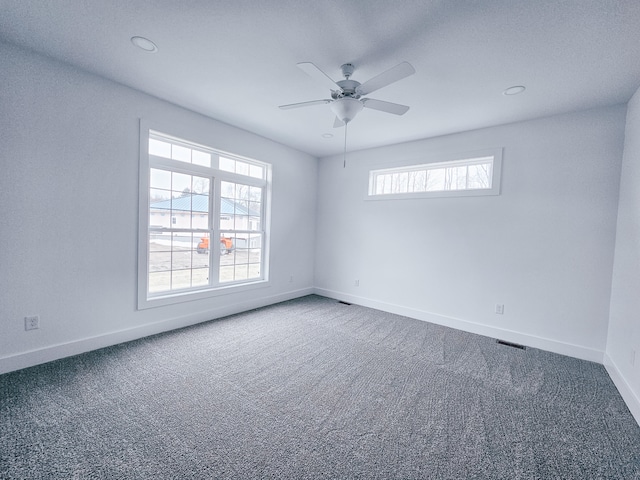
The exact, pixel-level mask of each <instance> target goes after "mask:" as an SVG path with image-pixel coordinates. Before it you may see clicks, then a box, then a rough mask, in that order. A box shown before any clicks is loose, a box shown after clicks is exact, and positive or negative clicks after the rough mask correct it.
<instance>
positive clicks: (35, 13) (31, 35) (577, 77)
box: [0, 0, 640, 157]
mask: <svg viewBox="0 0 640 480" xmlns="http://www.w3.org/2000/svg"><path fill="white" fill-rule="evenodd" d="M135 35H140V36H144V37H147V38H149V39H151V40H153V41H154V42H155V43H156V44H157V45H158V47H159V51H158V52H157V53H155V54H150V53H146V52H143V51H142V50H139V49H137V48H136V47H134V46H133V45H132V44H131V42H130V38H131V37H132V36H135ZM0 39H1V40H4V41H7V42H11V43H15V44H17V45H21V46H24V47H27V48H30V49H33V50H35V51H37V52H41V53H43V54H45V55H49V56H51V57H54V58H57V59H60V60H62V61H64V62H68V63H70V64H73V65H76V66H78V67H80V68H83V69H86V70H88V71H91V72H94V73H97V74H99V75H102V76H104V77H107V78H110V79H113V80H115V81H117V82H120V83H122V84H125V85H128V86H131V87H133V88H136V89H138V90H142V91H144V92H147V93H150V94H152V95H155V96H157V97H160V98H163V99H166V100H168V101H170V102H174V103H176V104H178V105H182V106H184V107H186V108H189V109H191V110H194V111H197V112H200V113H203V114H205V115H208V116H210V117H213V118H216V119H219V120H222V121H224V122H226V123H229V124H232V125H236V126H238V127H241V128H244V129H246V130H249V131H252V132H255V133H258V134H260V135H263V136H265V137H268V138H271V139H273V140H276V141H278V142H281V143H283V144H286V145H290V146H292V147H294V148H297V149H299V150H302V151H305V152H308V153H310V154H312V155H315V156H318V157H321V156H325V155H329V154H335V153H339V152H341V150H342V148H343V142H344V137H343V131H344V129H334V128H333V120H334V116H333V114H332V113H331V111H330V109H329V106H328V105H317V106H312V107H308V108H303V109H295V110H286V111H285V110H280V109H278V105H281V104H288V103H296V102H303V101H308V100H316V99H322V98H328V96H329V92H328V90H326V89H325V88H324V87H323V86H322V85H320V84H318V83H317V82H316V81H314V80H313V79H312V78H310V77H308V76H307V75H306V74H305V73H304V72H302V71H301V70H300V69H298V68H297V67H296V63H299V62H305V61H306V62H313V63H315V64H316V65H317V66H318V67H320V68H321V69H322V70H324V71H325V72H326V73H327V74H328V75H329V76H331V77H332V78H333V79H334V80H340V79H341V77H340V65H341V64H343V63H353V64H354V65H355V67H356V71H355V73H354V75H353V77H352V78H353V79H354V80H358V81H360V82H364V81H366V80H368V79H369V78H371V77H373V76H375V75H377V74H378V73H381V72H382V71H384V70H387V69H388V68H391V67H393V66H394V65H396V64H398V63H400V62H401V61H408V62H410V63H411V64H412V65H413V66H414V67H415V69H416V74H415V75H413V76H411V77H408V78H406V79H404V80H401V81H400V82H397V83H395V84H393V85H390V86H388V87H385V88H383V89H381V90H378V91H376V92H375V93H373V94H372V95H371V97H372V98H377V99H380V100H386V101H390V102H396V103H401V104H406V105H410V106H411V109H410V110H409V112H408V113H406V114H405V115H404V116H401V117H399V116H396V115H390V114H386V113H382V112H379V111H375V110H371V109H365V110H363V111H362V112H361V113H360V114H359V115H358V116H357V117H356V118H355V119H354V120H353V122H352V123H351V124H350V125H349V132H348V144H349V150H356V149H362V148H367V147H373V146H380V145H386V144H393V143H398V142H404V141H408V140H414V139H419V138H426V137H431V136H436V135H443V134H447V133H454V132H459V131H464V130H470V129H475V128H480V127H485V126H490V125H497V124H502V123H508V122H513V121H518V120H525V119H529V118H534V117H540V116H546V115H551V114H555V113H562V112H569V111H574V110H581V109H587V108H592V107H599V106H604V105H613V104H619V103H624V102H626V101H628V100H629V98H630V97H631V95H632V94H633V93H634V91H635V90H636V89H637V88H638V87H639V86H640V1H639V0H476V1H474V0H466V1H462V0H461V1H458V0H396V1H392V0H340V1H337V0H277V1H276V0H189V1H186V0H185V1H177V0H111V1H107V0H55V1H43V0H0ZM0 68H1V67H0ZM512 85H525V86H526V87H527V90H526V92H525V93H523V94H521V95H517V96H511V97H509V96H504V95H503V94H502V92H503V91H504V90H505V89H506V88H507V87H510V86H512ZM98 100H99V99H98ZM324 133H333V134H334V137H333V138H330V139H325V138H323V137H322V134H324Z"/></svg>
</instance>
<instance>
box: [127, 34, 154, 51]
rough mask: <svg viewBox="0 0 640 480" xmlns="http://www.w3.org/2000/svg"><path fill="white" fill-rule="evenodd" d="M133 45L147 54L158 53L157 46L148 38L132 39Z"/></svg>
mask: <svg viewBox="0 0 640 480" xmlns="http://www.w3.org/2000/svg"><path fill="white" fill-rule="evenodd" d="M131 43H133V44H134V45H135V46H136V47H138V48H141V49H142V50H144V51H145V52H149V53H156V52H157V51H158V47H157V46H156V44H155V43H153V42H152V41H151V40H149V39H148V38H144V37H131Z"/></svg>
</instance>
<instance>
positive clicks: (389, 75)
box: [356, 62, 416, 95]
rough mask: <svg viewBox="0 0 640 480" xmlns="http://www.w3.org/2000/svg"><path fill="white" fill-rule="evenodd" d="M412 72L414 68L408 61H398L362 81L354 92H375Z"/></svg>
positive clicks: (362, 93)
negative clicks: (385, 69) (387, 68)
mask: <svg viewBox="0 0 640 480" xmlns="http://www.w3.org/2000/svg"><path fill="white" fill-rule="evenodd" d="M414 73H416V70H415V69H414V68H413V67H412V66H411V64H410V63H409V62H402V63H399V64H398V65H396V66H395V67H392V68H390V69H389V70H387V71H386V72H382V73H381V74H380V75H377V76H375V77H373V78H372V79H370V80H367V81H366V82H364V83H363V84H362V85H360V86H359V87H358V88H356V93H357V94H359V95H367V94H369V93H371V92H375V91H376V90H378V89H380V88H382V87H386V86H387V85H390V84H392V83H394V82H397V81H398V80H402V79H403V78H405V77H408V76H409V75H413V74H414Z"/></svg>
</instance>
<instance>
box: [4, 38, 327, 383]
mask: <svg viewBox="0 0 640 480" xmlns="http://www.w3.org/2000/svg"><path fill="white" fill-rule="evenodd" d="M0 65H2V68H0V85H2V88H0V115H1V116H0V122H1V124H0V162H1V163H0V205H1V206H2V211H1V213H0V373H1V372H6V371H9V370H13V369H17V368H22V367H25V366H29V365H33V364H36V363H40V362H43V361H47V360H51V359H54V358H59V357H61V356H65V355H69V354H75V353H79V352H81V351H84V350H88V349H92V348H97V347H101V346H104V345H109V344H112V343H117V342H120V341H125V340H129V339H132V338H137V337H140V336H144V335H148V334H152V333H156V332H159V331H162V330H166V329H171V328H175V327H178V326H182V325H187V324H190V323H195V322H199V321H204V320H207V319H211V318H214V317H217V316H221V315H224V314H229V313H235V312H237V311H242V310H245V309H248V308H254V307H257V306H261V305H265V304H269V303H273V302H276V301H280V300H284V299H288V298H293V297H296V296H299V295H302V294H306V293H309V292H310V291H311V288H312V285H313V274H314V272H313V268H314V266H313V262H314V248H315V245H314V240H315V218H314V213H315V209H316V192H315V184H316V177H317V159H315V158H313V157H311V156H309V155H307V154H303V153H301V152H298V151H296V150H293V149H291V148H288V147H285V146H282V145H280V144H277V143H274V142H272V141H270V140H267V139H265V138H262V137H259V136H256V135H253V134H251V133H248V132H246V131H242V130H239V129H237V128H233V127H230V126H228V125H225V124H223V123H220V122H217V121H214V120H212V119H209V118H206V117H203V116H201V115H198V114H195V113H193V112H190V111H187V110H185V109H182V108H179V107H177V106H175V105H172V104H169V103H167V102H164V101H161V100H158V99H156V98H153V97H150V96H148V95H145V94H142V93H140V92H138V91H135V90H132V89H129V88H126V87H123V86H121V85H118V84H116V83H113V82H109V81H107V80H104V79H102V78H100V77H97V76H93V75H90V74H88V73H85V72H82V71H80V70H77V69H74V68H72V67H69V66H66V65H64V64H62V63H58V62H55V61H52V60H49V59H46V58H44V57H41V56H38V55H35V54H33V53H30V52H27V51H25V50H20V49H17V48H15V47H12V46H9V45H6V44H1V43H0ZM212 94H215V92H212ZM140 118H146V119H148V120H151V121H158V122H161V123H162V124H167V123H168V122H175V123H176V124H177V125H180V126H181V127H183V128H184V129H185V130H189V131H192V132H193V133H194V135H195V136H196V137H197V138H205V139H209V140H210V141H209V142H208V143H209V144H211V145H212V146H215V147H217V148H220V149H222V150H227V151H232V152H235V153H238V154H240V155H245V156H248V157H253V158H256V159H259V160H264V161H266V162H270V163H272V164H273V203H272V223H271V232H272V243H271V246H272V249H271V269H270V271H271V278H272V284H271V286H270V287H267V288H263V289H259V290H255V291H252V292H249V293H245V294H232V295H225V296H219V297H215V298H211V299H208V300H202V301H193V302H186V303H182V304H179V305H174V306H171V307H162V308H153V309H149V310H146V311H136V276H137V232H138V152H139V130H138V123H139V119H140ZM168 133H172V132H168ZM291 275H293V276H294V281H293V282H292V283H290V282H289V279H290V276H291ZM36 314H37V315H40V316H41V328H40V330H35V331H29V332H25V330H24V320H23V318H24V316H26V315H36Z"/></svg>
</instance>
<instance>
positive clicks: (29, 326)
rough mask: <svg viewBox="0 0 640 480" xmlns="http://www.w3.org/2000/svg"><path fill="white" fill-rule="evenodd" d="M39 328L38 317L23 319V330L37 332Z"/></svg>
mask: <svg viewBox="0 0 640 480" xmlns="http://www.w3.org/2000/svg"><path fill="white" fill-rule="evenodd" d="M38 328H40V316H39V315H32V316H30V317H24V329H25V330H37V329H38Z"/></svg>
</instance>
